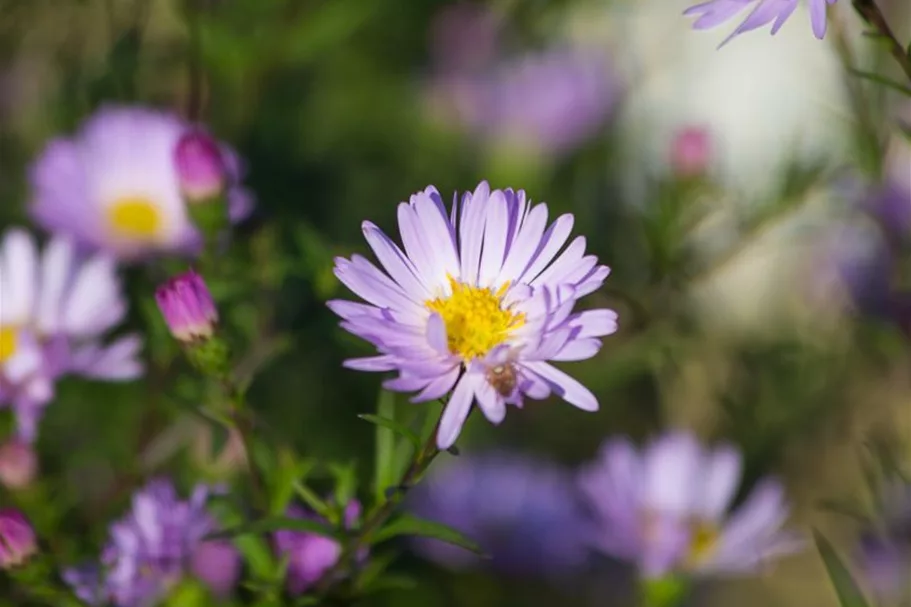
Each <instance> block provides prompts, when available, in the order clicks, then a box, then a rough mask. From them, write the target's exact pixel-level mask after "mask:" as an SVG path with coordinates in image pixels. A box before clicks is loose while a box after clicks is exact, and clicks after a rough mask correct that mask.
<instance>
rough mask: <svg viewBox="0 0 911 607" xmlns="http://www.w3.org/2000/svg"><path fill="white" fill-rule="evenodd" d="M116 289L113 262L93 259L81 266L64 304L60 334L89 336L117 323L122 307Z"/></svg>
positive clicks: (100, 258)
mask: <svg viewBox="0 0 911 607" xmlns="http://www.w3.org/2000/svg"><path fill="white" fill-rule="evenodd" d="M118 287H119V285H118V282H117V276H116V267H115V265H114V261H113V259H111V258H109V257H103V256H97V257H94V258H92V259H90V260H89V261H88V262H86V263H85V264H83V265H82V268H81V269H80V270H79V272H78V274H77V275H76V278H75V279H74V281H73V288H72V290H71V291H70V294H69V297H68V298H67V301H66V302H64V310H63V329H64V331H66V332H67V333H69V334H70V335H74V336H79V337H89V336H93V335H98V334H100V333H102V332H104V331H105V330H107V329H109V328H111V327H112V326H114V325H115V324H117V323H118V322H120V320H121V318H123V315H124V314H125V313H126V306H125V304H124V302H123V301H122V300H121V299H120V297H119V293H118Z"/></svg>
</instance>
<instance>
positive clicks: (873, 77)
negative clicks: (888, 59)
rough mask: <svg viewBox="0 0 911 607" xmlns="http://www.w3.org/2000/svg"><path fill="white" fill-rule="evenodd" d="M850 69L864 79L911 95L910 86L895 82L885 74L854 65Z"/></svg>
mask: <svg viewBox="0 0 911 607" xmlns="http://www.w3.org/2000/svg"><path fill="white" fill-rule="evenodd" d="M848 71H849V72H850V73H852V74H854V75H855V76H857V77H858V78H863V79H864V80H869V81H871V82H875V83H877V84H880V85H882V86H885V87H888V88H890V89H892V90H893V91H897V92H899V93H901V94H903V95H905V96H906V97H911V88H909V87H908V86H906V85H904V84H902V83H900V82H895V81H894V80H890V79H889V78H887V77H885V76H881V75H879V74H875V73H873V72H866V71H864V70H859V69H856V68H853V67H850V68H848Z"/></svg>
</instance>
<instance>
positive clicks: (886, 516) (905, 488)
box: [857, 481, 911, 605]
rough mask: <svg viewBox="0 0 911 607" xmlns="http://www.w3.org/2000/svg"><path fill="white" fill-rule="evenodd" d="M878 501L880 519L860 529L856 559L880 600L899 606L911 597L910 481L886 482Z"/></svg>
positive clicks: (883, 602)
mask: <svg viewBox="0 0 911 607" xmlns="http://www.w3.org/2000/svg"><path fill="white" fill-rule="evenodd" d="M880 501H881V504H882V511H881V516H880V517H879V519H880V520H878V521H877V524H876V525H875V526H871V527H870V528H868V529H865V530H864V531H863V532H862V534H861V537H860V542H859V546H858V550H857V561H858V563H859V565H860V569H861V570H862V571H863V573H864V579H865V581H866V583H867V585H868V586H869V587H870V589H871V590H872V591H873V593H874V594H875V595H876V596H877V598H878V599H879V600H880V602H881V603H882V604H896V605H900V604H903V603H902V601H908V600H911V585H909V584H908V580H909V578H911V484H908V483H907V482H904V481H896V482H893V483H891V484H889V485H887V487H886V488H885V489H884V490H883V491H882V496H881V500H880Z"/></svg>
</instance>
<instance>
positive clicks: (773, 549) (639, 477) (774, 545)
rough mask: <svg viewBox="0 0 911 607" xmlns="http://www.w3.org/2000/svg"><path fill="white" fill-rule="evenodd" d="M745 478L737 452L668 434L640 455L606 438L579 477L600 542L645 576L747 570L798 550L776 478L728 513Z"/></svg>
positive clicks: (624, 442) (597, 542) (625, 443)
mask: <svg viewBox="0 0 911 607" xmlns="http://www.w3.org/2000/svg"><path fill="white" fill-rule="evenodd" d="M740 475H741V459H740V454H739V452H738V451H737V450H736V449H734V448H733V447H730V446H722V447H718V448H716V449H714V450H708V449H705V448H704V447H702V446H701V445H700V444H699V443H698V442H697V441H696V439H695V438H694V437H693V436H691V435H689V434H684V433H674V434H668V435H665V436H663V437H661V438H659V439H658V440H656V441H654V442H653V443H651V444H650V445H648V446H647V447H646V448H645V449H643V450H642V452H637V451H636V449H635V447H634V446H633V445H632V444H631V443H630V442H628V441H627V440H625V439H619V440H611V441H608V442H607V443H606V444H605V445H604V447H603V448H602V451H601V455H600V458H599V460H598V461H597V462H596V463H595V464H593V465H592V466H591V467H590V468H588V469H587V470H585V471H583V473H582V475H581V478H580V486H581V488H582V490H583V492H584V493H585V494H586V495H587V497H588V501H589V503H590V505H591V508H592V511H593V512H594V514H595V523H594V526H593V529H592V537H593V538H595V539H594V540H593V541H594V545H595V547H597V548H598V549H600V550H602V551H603V552H605V553H607V554H610V555H612V556H615V557H617V558H620V559H623V560H627V561H631V562H633V563H635V564H636V565H637V566H638V567H639V570H640V573H641V575H642V576H643V577H646V578H656V577H663V576H664V575H667V574H669V573H678V572H684V573H690V574H693V575H712V574H739V573H748V572H751V571H754V570H756V569H757V568H759V567H760V566H762V565H763V564H765V563H766V562H768V561H769V560H770V559H773V558H775V557H778V556H781V555H783V554H787V553H790V552H793V551H795V550H797V549H798V548H799V547H800V546H801V544H802V541H801V540H800V538H799V537H798V536H797V535H795V534H792V533H790V532H786V531H783V530H782V529H781V527H782V525H783V524H784V522H785V520H786V518H787V516H788V506H787V503H786V501H785V497H784V489H783V487H782V486H781V484H780V483H778V482H777V481H774V480H771V479H765V480H763V481H761V482H760V483H759V484H758V485H757V486H756V488H755V489H754V490H753V492H752V493H751V495H750V496H749V497H748V498H747V500H746V501H745V503H744V504H743V505H742V506H740V507H739V508H738V509H737V510H736V511H734V512H732V513H731V514H730V515H728V510H729V509H730V506H731V502H732V500H733V498H734V495H735V493H736V491H737V487H738V485H739V484H740Z"/></svg>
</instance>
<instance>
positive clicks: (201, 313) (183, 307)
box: [155, 270, 218, 344]
mask: <svg viewBox="0 0 911 607" xmlns="http://www.w3.org/2000/svg"><path fill="white" fill-rule="evenodd" d="M155 301H156V302H157V303H158V309H159V310H161V313H162V315H163V316H164V319H165V322H166V323H167V324H168V328H169V329H170V330H171V334H172V335H173V336H174V337H175V338H176V339H178V340H179V341H181V342H183V343H185V344H193V343H199V342H204V341H207V340H209V339H210V338H211V337H212V335H213V334H214V333H215V327H216V325H217V323H218V310H217V309H216V308H215V302H214V301H213V300H212V295H211V293H209V288H208V287H207V286H206V283H205V281H204V280H203V279H202V277H201V276H200V275H199V274H197V273H196V272H194V271H193V270H190V271H189V272H185V273H184V274H181V275H179V276H176V277H175V278H172V279H170V280H169V281H168V282H166V283H165V284H163V285H161V286H160V287H158V289H157V290H156V291H155Z"/></svg>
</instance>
